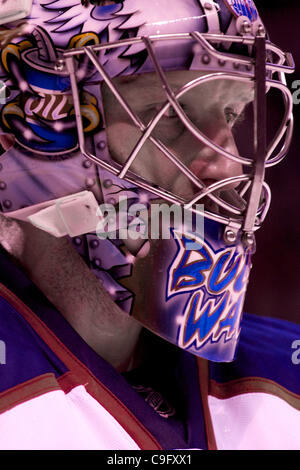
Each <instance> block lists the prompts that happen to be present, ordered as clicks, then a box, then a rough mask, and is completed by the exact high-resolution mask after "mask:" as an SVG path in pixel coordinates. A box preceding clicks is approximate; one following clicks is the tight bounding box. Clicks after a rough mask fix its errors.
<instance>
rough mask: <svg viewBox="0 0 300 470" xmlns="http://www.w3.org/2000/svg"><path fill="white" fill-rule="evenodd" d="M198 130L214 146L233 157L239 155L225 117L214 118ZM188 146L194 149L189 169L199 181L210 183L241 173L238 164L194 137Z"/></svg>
mask: <svg viewBox="0 0 300 470" xmlns="http://www.w3.org/2000/svg"><path fill="white" fill-rule="evenodd" d="M199 128H200V130H201V132H202V133H203V134H204V135H205V136H206V137H207V138H209V139H210V140H211V141H213V142H214V144H217V145H218V146H219V147H221V148H222V149H224V150H226V151H227V152H229V153H231V154H232V155H234V156H238V155H239V153H238V149H237V147H236V143H235V140H234V137H233V134H232V130H231V127H230V126H229V125H228V123H227V122H226V119H225V117H223V116H220V117H215V118H213V119H211V120H210V122H207V123H206V125H204V126H203V125H201V127H199ZM195 141H196V142H195ZM190 146H191V148H193V149H194V152H193V157H192V160H191V162H190V164H189V169H190V170H191V171H192V172H193V173H194V174H195V176H197V177H198V178H199V179H201V180H204V181H207V182H208V183H210V182H212V180H213V181H216V180H217V181H218V180H222V179H225V178H230V177H233V176H238V175H241V174H242V173H243V167H242V165H241V164H240V163H238V162H236V161H234V160H231V159H229V158H228V157H226V156H224V155H223V154H222V153H221V151H220V152H216V151H215V150H214V149H211V148H210V147H208V146H207V145H205V144H203V143H202V142H200V141H199V140H198V139H196V138H195V137H193V140H191V142H190ZM234 186H236V185H234ZM231 187H232V186H231Z"/></svg>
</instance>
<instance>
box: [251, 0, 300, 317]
mask: <svg viewBox="0 0 300 470" xmlns="http://www.w3.org/2000/svg"><path fill="white" fill-rule="evenodd" d="M255 4H256V6H257V8H258V9H259V12H260V16H261V17H262V19H263V21H264V24H265V26H266V28H267V30H268V32H269V35H270V39H271V41H272V42H273V43H275V44H276V45H279V46H280V47H281V48H282V49H283V50H284V51H289V52H292V54H293V57H294V60H295V63H296V71H295V73H294V74H293V75H291V76H290V77H289V78H288V84H289V87H290V90H291V91H292V92H294V90H293V89H292V86H291V85H292V83H293V81H295V80H300V2H299V0H297V1H293V0H290V1H289V0H285V1H282V0H281V1H279V0H278V1H277V0H272V1H269V0H261V1H260V0H256V1H255ZM299 96H300V95H299ZM272 106H273V109H272ZM276 113H277V109H276V103H274V104H273V105H271V109H269V110H268V114H269V118H272V116H273V115H275V114H276ZM294 116H295V131H294V137H293V141H292V146H291V149H290V152H289V154H288V156H287V157H286V159H285V160H284V161H283V162H282V163H280V164H279V165H278V166H275V167H274V168H270V169H269V170H267V175H266V179H267V182H268V184H269V185H270V186H271V189H272V205H271V209H270V212H269V214H268V216H267V219H266V221H265V223H264V225H263V227H262V229H261V230H259V231H258V232H257V252H256V254H255V255H254V257H253V269H252V272H251V276H250V284H249V288H248V292H247V297H246V304H245V311H247V312H250V313H255V314H258V315H265V316H272V317H277V318H285V319H288V320H291V321H294V322H297V323H299V324H300V246H299V245H300V221H299V202H300V165H299V153H300V135H299V131H298V129H299V125H300V104H298V105H295V106H294Z"/></svg>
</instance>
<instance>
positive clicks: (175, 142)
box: [102, 71, 253, 199]
mask: <svg viewBox="0 0 300 470" xmlns="http://www.w3.org/2000/svg"><path fill="white" fill-rule="evenodd" d="M166 75H167V78H168V82H169V84H170V86H171V87H172V89H173V91H174V92H176V91H177V90H179V89H180V88H181V87H182V86H183V85H184V84H186V83H188V82H190V81H192V80H194V79H196V78H198V77H199V76H200V75H204V74H203V73H202V74H201V73H199V72H197V71H174V72H168V73H167V74H166ZM114 82H115V85H116V86H117V88H118V90H119V92H120V94H121V95H122V96H123V98H125V100H126V101H127V102H128V104H129V105H130V107H131V109H132V110H133V111H134V112H135V113H136V114H137V115H138V117H139V119H140V120H141V121H142V122H143V123H144V124H145V125H146V124H148V123H149V122H150V121H151V119H152V118H153V117H154V116H155V115H156V114H157V112H158V111H159V110H160V108H161V107H162V105H163V104H164V103H165V102H166V100H167V98H166V94H165V92H164V90H163V87H162V83H161V82H160V81H159V80H158V78H157V76H156V74H154V73H148V74H141V75H137V76H134V77H120V78H117V79H115V80H114ZM102 92H103V101H104V109H105V120H106V128H107V137H108V144H109V148H110V153H111V155H112V157H113V158H114V159H115V160H116V161H117V162H118V163H124V162H125V161H126V160H127V158H128V156H129V155H130V152H131V151H132V150H133V148H134V147H135V145H136V143H137V141H138V140H139V138H140V137H141V131H140V130H139V129H138V128H137V127H136V126H135V125H134V124H133V122H132V120H131V118H130V117H129V115H128V114H127V112H126V111H125V110H124V109H123V107H122V106H121V105H120V104H119V102H118V101H117V99H116V98H115V97H114V96H113V94H112V93H111V91H109V89H108V88H107V86H106V85H103V87H102ZM252 99H253V88H252V85H251V84H248V83H244V82H238V81H234V80H225V79H222V80H214V81H212V82H207V83H203V84H201V85H198V86H196V87H195V88H193V89H190V90H189V91H188V92H187V93H185V94H184V95H182V96H181V98H180V99H179V102H180V104H181V106H182V108H183V110H184V112H185V113H186V115H187V116H188V118H189V119H190V120H191V121H192V122H193V124H195V125H196V126H197V128H198V129H199V130H200V131H201V132H202V133H204V134H205V135H206V136H207V137H208V138H210V139H211V140H213V141H214V142H215V143H216V144H218V145H219V146H220V147H222V148H224V149H225V150H226V151H227V152H230V153H231V154H234V155H238V151H237V148H236V144H235V141H234V138H233V134H232V132H233V128H234V126H235V125H237V123H238V122H239V121H240V119H241V116H242V115H243V111H244V108H245V106H246V104H247V103H249V102H250V101H252ZM152 135H153V136H154V137H155V138H157V139H159V140H160V141H161V142H162V143H163V144H164V145H165V146H167V147H168V149H170V150H171V151H172V153H173V154H175V155H176V156H177V157H178V158H179V159H180V160H181V161H182V162H183V163H184V164H185V165H186V166H187V167H188V168H189V169H190V170H191V171H192V172H193V173H194V174H195V175H196V176H197V177H198V178H199V179H201V180H202V181H203V182H204V183H205V184H207V185H209V184H211V183H212V182H214V181H217V180H221V179H225V178H228V177H232V176H237V175H240V174H242V173H243V171H242V167H241V165H240V164H239V163H237V162H235V161H232V160H229V159H228V158H226V157H224V156H222V155H221V154H218V153H216V152H215V151H214V150H212V149H210V148H209V147H207V146H205V145H204V144H203V143H202V142H200V141H199V140H198V139H197V138H196V137H194V136H193V135H192V134H191V132H190V131H189V130H188V129H187V128H186V127H185V125H184V124H183V123H182V121H181V120H180V119H179V117H178V115H177V114H176V112H175V111H174V110H173V109H172V108H169V110H168V111H167V112H166V113H165V114H164V116H163V117H162V119H161V120H160V121H159V123H158V124H157V126H156V127H155V129H154V131H153V134H152ZM131 170H132V171H134V172H135V173H137V174H139V175H140V176H142V177H143V178H145V179H147V180H148V181H150V182H151V183H154V184H157V185H159V186H161V187H163V188H164V189H167V190H168V191H171V192H172V193H174V194H176V195H178V196H180V197H183V198H185V199H189V198H191V197H192V196H193V195H194V194H195V192H196V191H197V189H196V188H195V187H194V185H193V183H191V182H190V181H189V179H188V178H187V177H186V176H185V175H184V174H183V173H182V172H181V171H180V170H178V168H176V166H175V165H174V163H172V162H170V161H169V160H168V159H167V158H166V156H165V155H164V154H163V153H162V152H161V151H160V150H159V149H157V147H156V146H155V145H154V144H153V143H151V142H150V141H149V140H148V141H147V142H146V143H145V145H144V146H143V147H142V148H141V150H140V152H139V153H138V155H137V157H136V159H135V160H134V162H133V164H132V166H131Z"/></svg>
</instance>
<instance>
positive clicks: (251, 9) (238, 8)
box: [224, 0, 258, 22]
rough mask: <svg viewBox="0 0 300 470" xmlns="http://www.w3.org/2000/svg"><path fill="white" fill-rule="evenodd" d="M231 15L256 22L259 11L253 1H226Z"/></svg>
mask: <svg viewBox="0 0 300 470" xmlns="http://www.w3.org/2000/svg"><path fill="white" fill-rule="evenodd" d="M224 3H225V4H226V5H227V7H228V8H229V10H230V11H231V13H233V14H234V15H235V16H237V17H239V16H246V17H247V18H249V20H250V21H252V22H253V21H256V20H257V18H258V11H257V9H256V6H255V4H254V2H253V0H224Z"/></svg>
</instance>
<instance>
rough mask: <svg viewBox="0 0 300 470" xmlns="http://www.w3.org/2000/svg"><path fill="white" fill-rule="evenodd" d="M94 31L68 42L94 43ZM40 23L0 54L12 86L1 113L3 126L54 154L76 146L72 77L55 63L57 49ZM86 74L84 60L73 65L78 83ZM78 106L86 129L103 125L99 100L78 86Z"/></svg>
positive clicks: (22, 140) (40, 151)
mask: <svg viewBox="0 0 300 470" xmlns="http://www.w3.org/2000/svg"><path fill="white" fill-rule="evenodd" d="M97 41H98V37H97V35H96V34H93V33H84V34H80V35H76V36H75V37H73V38H72V40H71V41H70V43H69V47H76V45H77V44H78V43H80V44H88V45H89V44H95V43H97ZM60 52H61V51H60V49H58V48H56V47H55V46H54V44H53V42H52V40H51V38H50V36H49V35H48V33H47V32H46V31H45V30H44V29H43V28H41V27H35V28H34V29H33V30H32V32H31V34H30V35H28V38H26V39H23V40H22V41H20V42H19V43H17V44H8V45H7V46H6V47H5V48H4V49H3V50H2V53H1V65H2V66H3V68H4V69H5V70H6V72H7V73H8V76H9V79H11V81H12V83H13V85H12V86H11V87H10V91H11V96H10V98H9V99H8V103H7V104H6V105H5V106H4V107H3V109H2V112H1V123H2V126H3V128H4V129H5V131H7V132H8V133H10V132H13V133H14V134H15V137H16V141H17V142H18V143H19V144H20V145H21V146H23V147H25V148H27V149H30V150H33V151H34V152H35V153H38V154H42V155H47V157H48V158H50V159H51V158H55V159H56V158H57V157H58V156H59V155H64V154H70V152H71V151H72V150H75V149H76V148H77V147H78V142H77V132H76V121H75V117H74V106H73V100H72V94H71V89H70V79H69V76H68V75H67V73H66V72H65V71H64V70H60V69H59V67H55V63H56V62H57V59H58V57H59V54H60ZM88 74H89V68H88V67H87V64H86V61H82V63H81V64H79V67H78V69H77V75H78V82H79V83H80V81H81V80H83V78H86V77H87V75H88ZM81 110H82V115H83V124H84V132H85V133H91V132H95V131H96V130H97V129H99V127H100V126H101V117H100V113H99V111H98V106H97V100H96V98H95V97H94V96H93V95H91V94H90V93H88V92H86V91H84V90H82V92H81Z"/></svg>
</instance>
